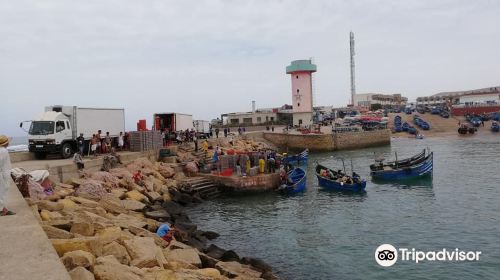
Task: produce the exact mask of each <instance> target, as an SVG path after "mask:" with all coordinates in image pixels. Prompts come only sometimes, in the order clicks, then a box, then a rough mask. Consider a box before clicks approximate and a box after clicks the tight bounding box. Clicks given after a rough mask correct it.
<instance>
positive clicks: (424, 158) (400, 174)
mask: <svg viewBox="0 0 500 280" xmlns="http://www.w3.org/2000/svg"><path fill="white" fill-rule="evenodd" d="M370 170H371V172H370V175H371V176H372V178H373V179H382V180H404V179H413V178H419V177H423V176H427V175H432V171H433V153H432V152H430V153H426V151H425V150H423V151H422V152H421V153H419V154H417V155H415V156H413V157H411V158H407V159H403V160H397V154H396V160H395V161H392V162H387V163H385V164H384V163H383V160H378V162H377V163H375V164H372V165H370Z"/></svg>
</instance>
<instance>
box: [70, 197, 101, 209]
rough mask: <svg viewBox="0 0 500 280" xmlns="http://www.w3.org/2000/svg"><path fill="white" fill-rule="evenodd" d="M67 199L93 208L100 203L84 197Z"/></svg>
mask: <svg viewBox="0 0 500 280" xmlns="http://www.w3.org/2000/svg"><path fill="white" fill-rule="evenodd" d="M66 199H71V200H72V201H73V202H76V203H78V204H80V205H82V206H85V207H90V208H93V207H97V206H99V203H97V202H95V201H93V200H90V199H86V198H83V197H77V196H71V197H66Z"/></svg>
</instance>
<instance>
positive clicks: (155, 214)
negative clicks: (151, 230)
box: [144, 209, 170, 220]
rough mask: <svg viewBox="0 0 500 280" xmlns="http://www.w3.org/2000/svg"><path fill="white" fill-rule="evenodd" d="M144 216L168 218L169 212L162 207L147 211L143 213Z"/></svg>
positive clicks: (158, 218)
mask: <svg viewBox="0 0 500 280" xmlns="http://www.w3.org/2000/svg"><path fill="white" fill-rule="evenodd" d="M144 216H146V217H148V218H151V219H157V220H160V219H162V220H170V214H168V212H167V211H166V210H164V209H161V210H156V211H148V212H146V213H144Z"/></svg>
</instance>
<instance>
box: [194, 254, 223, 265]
mask: <svg viewBox="0 0 500 280" xmlns="http://www.w3.org/2000/svg"><path fill="white" fill-rule="evenodd" d="M198 256H199V257H200V259H201V265H202V267H203V268H207V267H209V268H214V267H215V265H216V264H217V263H218V262H219V260H217V259H214V258H212V257H210V256H208V255H207V254H204V253H201V252H198Z"/></svg>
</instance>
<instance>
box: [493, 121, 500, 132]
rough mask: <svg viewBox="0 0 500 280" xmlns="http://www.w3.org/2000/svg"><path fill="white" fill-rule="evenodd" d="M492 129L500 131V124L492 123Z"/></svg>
mask: <svg viewBox="0 0 500 280" xmlns="http://www.w3.org/2000/svg"><path fill="white" fill-rule="evenodd" d="M491 131H493V132H498V131H500V125H499V124H498V123H497V122H492V123H491Z"/></svg>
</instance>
